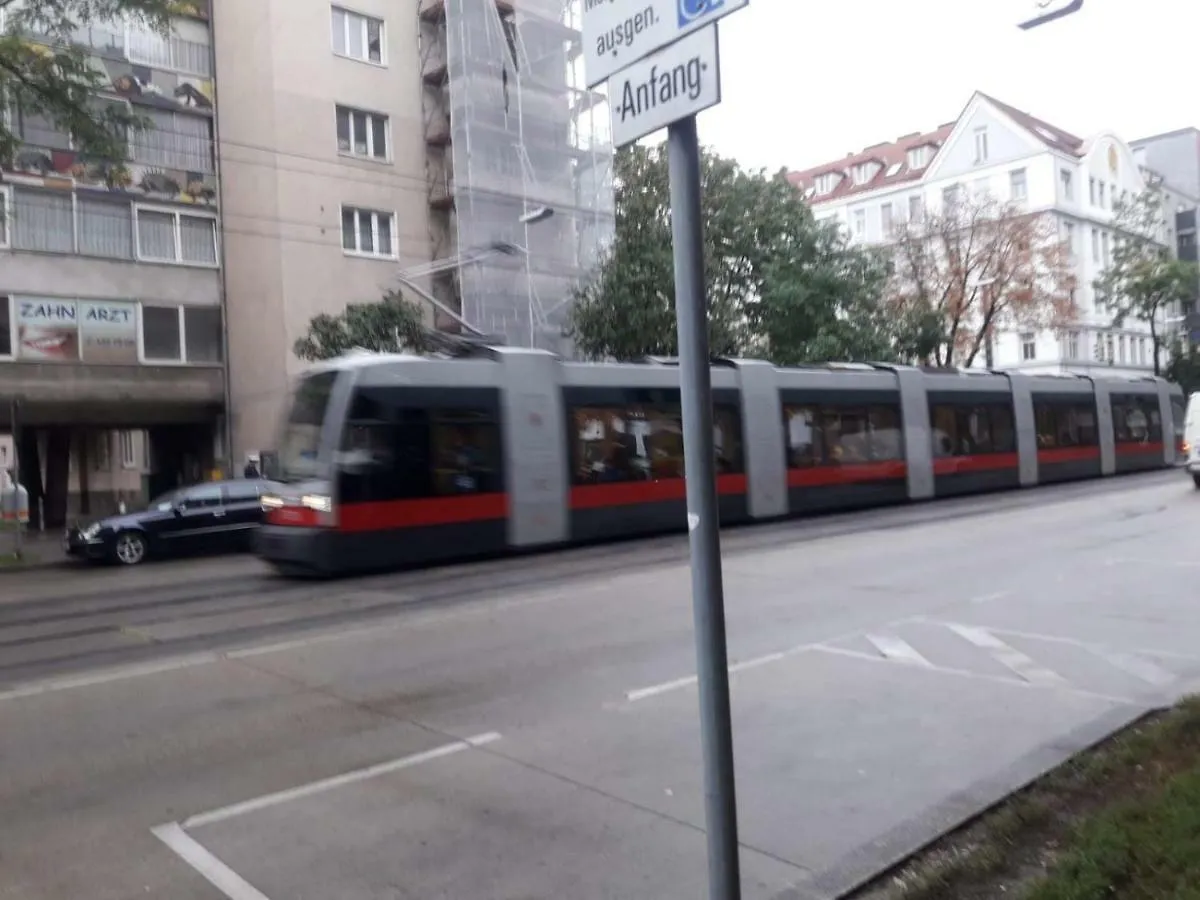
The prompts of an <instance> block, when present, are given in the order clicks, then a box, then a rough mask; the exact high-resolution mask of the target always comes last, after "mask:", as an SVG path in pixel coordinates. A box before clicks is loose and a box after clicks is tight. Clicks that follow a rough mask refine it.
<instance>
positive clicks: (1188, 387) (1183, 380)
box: [1163, 341, 1200, 394]
mask: <svg viewBox="0 0 1200 900" xmlns="http://www.w3.org/2000/svg"><path fill="white" fill-rule="evenodd" d="M1170 360H1171V361H1170V362H1169V363H1167V370H1166V372H1164V373H1163V374H1164V375H1165V377H1166V378H1167V380H1168V381H1173V382H1175V383H1176V384H1177V385H1179V386H1180V387H1181V388H1183V391H1184V393H1185V394H1190V393H1192V392H1193V391H1200V348H1197V347H1196V346H1195V345H1190V346H1185V344H1184V343H1183V342H1182V341H1175V342H1174V343H1173V344H1172V345H1171V352H1170Z"/></svg>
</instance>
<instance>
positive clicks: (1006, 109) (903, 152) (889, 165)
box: [788, 92, 1084, 203]
mask: <svg viewBox="0 0 1200 900" xmlns="http://www.w3.org/2000/svg"><path fill="white" fill-rule="evenodd" d="M977 96H979V97H982V98H983V99H984V100H985V101H986V102H987V103H989V104H990V105H992V106H993V107H995V108H996V110H997V111H999V112H1001V113H1003V114H1004V115H1006V116H1008V117H1009V118H1010V119H1012V120H1013V121H1014V122H1016V123H1017V125H1018V126H1019V127H1021V128H1024V129H1025V130H1026V131H1028V132H1029V133H1030V134H1031V135H1033V136H1034V137H1035V138H1037V140H1039V141H1041V142H1042V143H1043V144H1045V145H1046V146H1047V147H1049V148H1051V149H1052V150H1058V151H1059V152H1061V153H1069V154H1071V155H1072V156H1082V155H1083V152H1084V141H1083V139H1082V138H1079V137H1076V136H1075V135H1073V134H1071V133H1070V132H1067V131H1064V130H1063V129H1061V128H1058V127H1057V126H1055V125H1051V124H1049V123H1048V122H1043V121H1042V120H1041V119H1038V118H1036V117H1034V116H1031V115H1029V113H1025V112H1021V110H1019V109H1017V108H1016V107H1013V106H1009V105H1008V104H1007V103H1002V102H1001V101H999V100H997V99H995V98H994V97H990V96H988V95H987V94H984V93H982V92H979V93H978V94H977ZM969 105H970V104H968V107H969ZM964 112H965V110H964ZM961 116H962V113H960V114H959V117H960V118H961ZM957 124H958V120H957V119H956V120H955V121H953V122H948V123H946V124H945V125H939V126H938V127H937V128H936V129H934V130H933V131H926V132H917V133H914V134H908V135H905V136H904V137H900V138H897V139H896V140H895V141H892V142H891V143H884V144H876V145H875V146H873V147H868V148H867V149H866V150H863V151H862V152H860V153H852V154H850V155H849V156H847V157H846V158H845V159H840V160H838V161H836V162H829V163H825V164H824V165H820V166H815V167H813V168H811V169H805V170H803V171H799V172H790V173H788V180H789V181H790V182H791V183H792V184H794V185H795V186H796V187H797V188H800V189H801V190H802V191H804V192H805V195H806V196H807V197H808V198H809V200H810V202H812V203H828V202H829V201H831V200H840V199H842V198H844V197H849V196H853V195H855V194H864V193H867V192H868V191H874V190H878V189H880V188H883V187H890V186H891V185H894V184H904V183H906V182H913V181H918V180H920V178H921V176H922V175H924V174H925V171H926V170H927V169H928V168H929V166H930V165H931V164H932V162H933V155H932V154H931V155H930V157H929V158H928V159H926V160H925V165H924V166H922V167H921V168H919V169H913V168H910V167H909V165H908V151H909V150H913V149H915V148H917V147H922V146H928V147H931V148H933V149H934V150H935V151H936V150H938V149H940V148H941V146H942V145H943V144H944V143H945V142H946V141H947V139H949V137H950V134H951V132H953V131H954V128H955V126H956V125H957ZM871 160H878V161H879V162H880V163H881V168H880V170H879V171H878V172H876V173H875V177H874V178H871V179H870V180H868V181H867V182H865V183H864V184H855V183H854V182H853V180H852V179H851V178H850V177H849V173H850V170H851V169H853V168H854V167H855V166H857V165H860V164H861V163H864V162H870V161H871ZM829 173H837V174H839V175H844V176H846V177H843V178H842V179H841V180H840V181H839V182H838V185H837V187H836V188H834V190H833V191H831V192H830V193H828V194H819V195H816V194H811V192H810V189H811V188H813V186H814V184H815V182H816V180H817V179H818V178H819V177H820V176H822V175H826V174H829ZM889 173H890V174H889Z"/></svg>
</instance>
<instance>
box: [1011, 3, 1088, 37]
mask: <svg viewBox="0 0 1200 900" xmlns="http://www.w3.org/2000/svg"><path fill="white" fill-rule="evenodd" d="M1033 8H1034V12H1035V15H1034V18H1032V19H1029V20H1027V21H1024V22H1021V23H1020V24H1019V25H1018V26H1017V27H1018V28H1020V29H1021V30H1022V31H1028V30H1029V29H1030V28H1037V27H1038V26H1039V25H1045V24H1046V23H1047V22H1053V21H1054V20H1055V19H1061V18H1062V17H1063V16H1069V15H1071V13H1077V12H1079V10H1081V9H1082V8H1083V0H1033Z"/></svg>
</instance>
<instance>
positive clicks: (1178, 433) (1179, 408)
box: [1171, 397, 1187, 443]
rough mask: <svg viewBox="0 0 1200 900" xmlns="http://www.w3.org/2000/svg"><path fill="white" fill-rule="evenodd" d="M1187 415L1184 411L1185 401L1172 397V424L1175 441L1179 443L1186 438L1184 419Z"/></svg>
mask: <svg viewBox="0 0 1200 900" xmlns="http://www.w3.org/2000/svg"><path fill="white" fill-rule="evenodd" d="M1186 416H1187V413H1186V412H1185V411H1184V407H1183V401H1182V400H1180V399H1178V398H1176V397H1172V398H1171V424H1172V425H1173V426H1174V432H1175V442H1176V443H1179V442H1180V441H1182V440H1183V438H1184V428H1183V420H1184V418H1185V417H1186Z"/></svg>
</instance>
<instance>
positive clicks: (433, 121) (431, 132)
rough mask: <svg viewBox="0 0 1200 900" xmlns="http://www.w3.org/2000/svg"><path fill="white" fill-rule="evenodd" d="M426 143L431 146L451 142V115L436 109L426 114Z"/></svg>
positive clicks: (443, 145)
mask: <svg viewBox="0 0 1200 900" xmlns="http://www.w3.org/2000/svg"><path fill="white" fill-rule="evenodd" d="M425 143H426V144H428V145H429V146H431V147H445V146H448V145H449V144H450V116H449V114H448V113H444V112H441V111H435V112H432V113H427V114H426V116H425Z"/></svg>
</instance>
